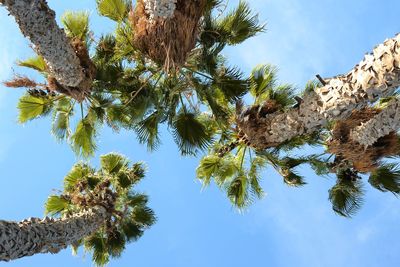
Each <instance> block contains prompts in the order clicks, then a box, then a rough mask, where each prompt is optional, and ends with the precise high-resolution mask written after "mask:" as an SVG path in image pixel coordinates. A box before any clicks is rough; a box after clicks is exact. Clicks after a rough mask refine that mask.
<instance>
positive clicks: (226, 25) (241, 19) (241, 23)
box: [217, 1, 265, 45]
mask: <svg viewBox="0 0 400 267" xmlns="http://www.w3.org/2000/svg"><path fill="white" fill-rule="evenodd" d="M217 25H218V27H219V28H220V29H221V32H223V34H222V35H223V37H224V41H225V42H226V43H228V44H229V45H236V44H240V43H242V42H243V41H245V40H247V39H248V38H250V37H253V36H254V35H256V34H257V33H259V32H262V31H264V29H265V26H264V25H260V24H259V21H258V15H254V14H252V10H251V9H250V7H249V5H248V4H247V3H246V2H244V1H240V3H239V5H238V6H237V8H235V9H234V10H232V11H231V12H229V13H228V14H227V15H226V16H225V17H224V18H222V19H221V20H219V21H218V22H217Z"/></svg>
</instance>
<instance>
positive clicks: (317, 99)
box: [238, 35, 400, 148]
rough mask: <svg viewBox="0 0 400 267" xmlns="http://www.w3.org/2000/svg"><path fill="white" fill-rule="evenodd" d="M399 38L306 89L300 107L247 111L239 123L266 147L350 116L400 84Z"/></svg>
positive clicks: (254, 139)
mask: <svg viewBox="0 0 400 267" xmlns="http://www.w3.org/2000/svg"><path fill="white" fill-rule="evenodd" d="M399 41H400V35H397V36H396V37H395V38H392V39H388V40H386V41H385V42H384V43H383V44H380V45H379V46H377V47H376V48H375V49H374V50H373V53H372V54H367V55H366V56H365V58H364V59H363V60H362V61H361V62H360V63H359V64H358V65H356V66H355V67H354V68H353V69H352V70H351V71H350V72H349V73H347V74H345V75H342V76H338V77H335V78H332V79H330V80H327V81H326V82H327V83H326V85H324V86H322V87H320V88H318V89H317V90H316V91H315V92H311V93H307V94H306V95H305V97H304V102H303V103H302V104H301V105H300V106H299V108H294V109H291V110H289V111H287V112H276V113H273V114H268V115H267V116H266V117H261V118H260V117H259V116H250V115H247V114H248V113H246V111H244V112H242V115H241V116H239V118H238V126H239V127H240V129H241V130H242V131H243V132H244V133H245V134H246V136H247V138H248V139H249V141H250V142H251V143H252V144H253V145H255V146H256V147H258V148H266V147H271V146H275V145H276V144H279V143H282V142H284V141H287V140H290V139H292V138H293V137H296V136H298V135H302V134H307V133H312V132H314V131H316V130H318V129H319V128H321V127H324V126H326V124H327V122H328V121H329V120H340V119H345V118H347V117H348V116H349V115H350V114H351V112H352V111H353V110H354V109H361V108H363V107H365V106H366V105H367V104H368V103H371V102H373V101H376V100H377V99H378V98H379V97H382V96H387V95H389V94H391V93H392V92H393V91H394V90H396V88H397V87H398V86H399V85H400V43H399Z"/></svg>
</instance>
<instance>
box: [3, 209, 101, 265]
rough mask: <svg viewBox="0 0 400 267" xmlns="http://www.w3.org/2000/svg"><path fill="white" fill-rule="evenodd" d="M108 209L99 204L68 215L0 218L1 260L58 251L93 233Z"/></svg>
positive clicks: (99, 225)
mask: <svg viewBox="0 0 400 267" xmlns="http://www.w3.org/2000/svg"><path fill="white" fill-rule="evenodd" d="M106 217H107V212H106V210H105V209H104V208H102V207H98V208H95V209H93V210H88V211H85V212H82V213H79V214H76V215H73V216H71V217H68V218H62V219H56V220H54V219H49V218H46V219H43V220H41V219H37V218H33V219H28V220H24V221H22V222H19V223H17V222H7V221H0V261H9V260H13V259H17V258H21V257H25V256H31V255H34V254H37V253H49V252H50V253H57V252H59V251H60V250H61V249H64V248H66V247H67V246H68V245H71V244H73V243H75V242H77V241H79V240H81V239H82V238H84V237H86V236H88V235H90V234H92V233H94V232H95V231H96V230H98V228H99V227H101V226H102V225H103V224H104V221H105V219H106Z"/></svg>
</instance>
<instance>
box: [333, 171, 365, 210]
mask: <svg viewBox="0 0 400 267" xmlns="http://www.w3.org/2000/svg"><path fill="white" fill-rule="evenodd" d="M341 176H342V174H338V181H337V183H336V185H335V186H334V187H332V188H331V189H330V190H329V200H330V201H331V203H332V208H333V210H334V211H335V212H336V213H337V214H339V215H341V216H344V217H352V216H353V215H354V214H355V213H356V212H357V211H358V210H359V209H360V208H361V206H362V203H363V195H364V191H363V189H362V184H361V183H360V181H358V180H355V181H353V180H351V179H348V178H344V177H341Z"/></svg>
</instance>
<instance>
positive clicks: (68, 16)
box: [61, 11, 89, 41]
mask: <svg viewBox="0 0 400 267" xmlns="http://www.w3.org/2000/svg"><path fill="white" fill-rule="evenodd" d="M61 23H62V24H63V25H64V27H65V28H64V30H65V32H66V34H67V36H69V37H71V38H78V39H80V40H82V41H88V37H89V12H87V11H66V12H65V13H64V14H63V15H62V16H61Z"/></svg>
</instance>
